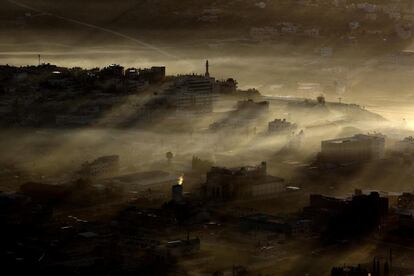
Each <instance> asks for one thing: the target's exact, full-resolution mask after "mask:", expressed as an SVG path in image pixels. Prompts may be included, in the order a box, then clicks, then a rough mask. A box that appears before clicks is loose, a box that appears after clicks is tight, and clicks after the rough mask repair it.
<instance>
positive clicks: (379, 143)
mask: <svg viewBox="0 0 414 276" xmlns="http://www.w3.org/2000/svg"><path fill="white" fill-rule="evenodd" d="M321 147H322V151H321V155H320V157H321V159H322V161H323V162H328V163H353V162H362V161H368V160H375V159H379V158H382V157H383V156H384V147H385V137H384V136H383V135H377V134H375V135H363V134H357V135H354V136H352V137H347V138H339V139H333V140H326V141H322V143H321Z"/></svg>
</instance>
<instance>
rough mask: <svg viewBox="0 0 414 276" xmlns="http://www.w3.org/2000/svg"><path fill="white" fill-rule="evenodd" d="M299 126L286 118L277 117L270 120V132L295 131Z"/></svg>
mask: <svg viewBox="0 0 414 276" xmlns="http://www.w3.org/2000/svg"><path fill="white" fill-rule="evenodd" d="M296 128H297V125H296V124H293V123H291V122H288V121H286V119H275V120H273V121H271V122H269V125H268V132H269V133H286V132H290V131H294V130H295V129H296Z"/></svg>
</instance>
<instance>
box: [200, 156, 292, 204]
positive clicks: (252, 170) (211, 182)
mask: <svg viewBox="0 0 414 276" xmlns="http://www.w3.org/2000/svg"><path fill="white" fill-rule="evenodd" d="M285 189H286V184H285V182H284V179H282V178H279V177H275V176H270V175H267V165H266V162H262V163H261V164H260V165H259V166H245V167H239V168H231V169H228V168H224V167H212V168H211V170H210V171H209V172H208V173H207V181H206V183H205V185H204V187H203V191H204V194H205V197H206V198H209V199H213V200H234V199H243V198H252V197H272V196H277V195H279V194H280V193H281V192H283V191H285Z"/></svg>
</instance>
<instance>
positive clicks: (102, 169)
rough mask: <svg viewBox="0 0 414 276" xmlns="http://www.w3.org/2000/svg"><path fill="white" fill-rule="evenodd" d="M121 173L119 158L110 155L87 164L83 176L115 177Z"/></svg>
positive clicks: (82, 172)
mask: <svg viewBox="0 0 414 276" xmlns="http://www.w3.org/2000/svg"><path fill="white" fill-rule="evenodd" d="M118 171H119V156H118V155H108V156H102V157H99V158H97V159H95V160H94V161H92V162H86V163H84V164H83V165H82V168H81V175H82V176H86V177H92V178H95V177H106V176H113V175H115V174H116V173H118Z"/></svg>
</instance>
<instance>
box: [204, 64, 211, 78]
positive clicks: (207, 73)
mask: <svg viewBox="0 0 414 276" xmlns="http://www.w3.org/2000/svg"><path fill="white" fill-rule="evenodd" d="M208 67H209V65H208V60H206V74H205V76H206V78H209V77H210V73H209V72H208V69H209V68H208Z"/></svg>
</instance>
